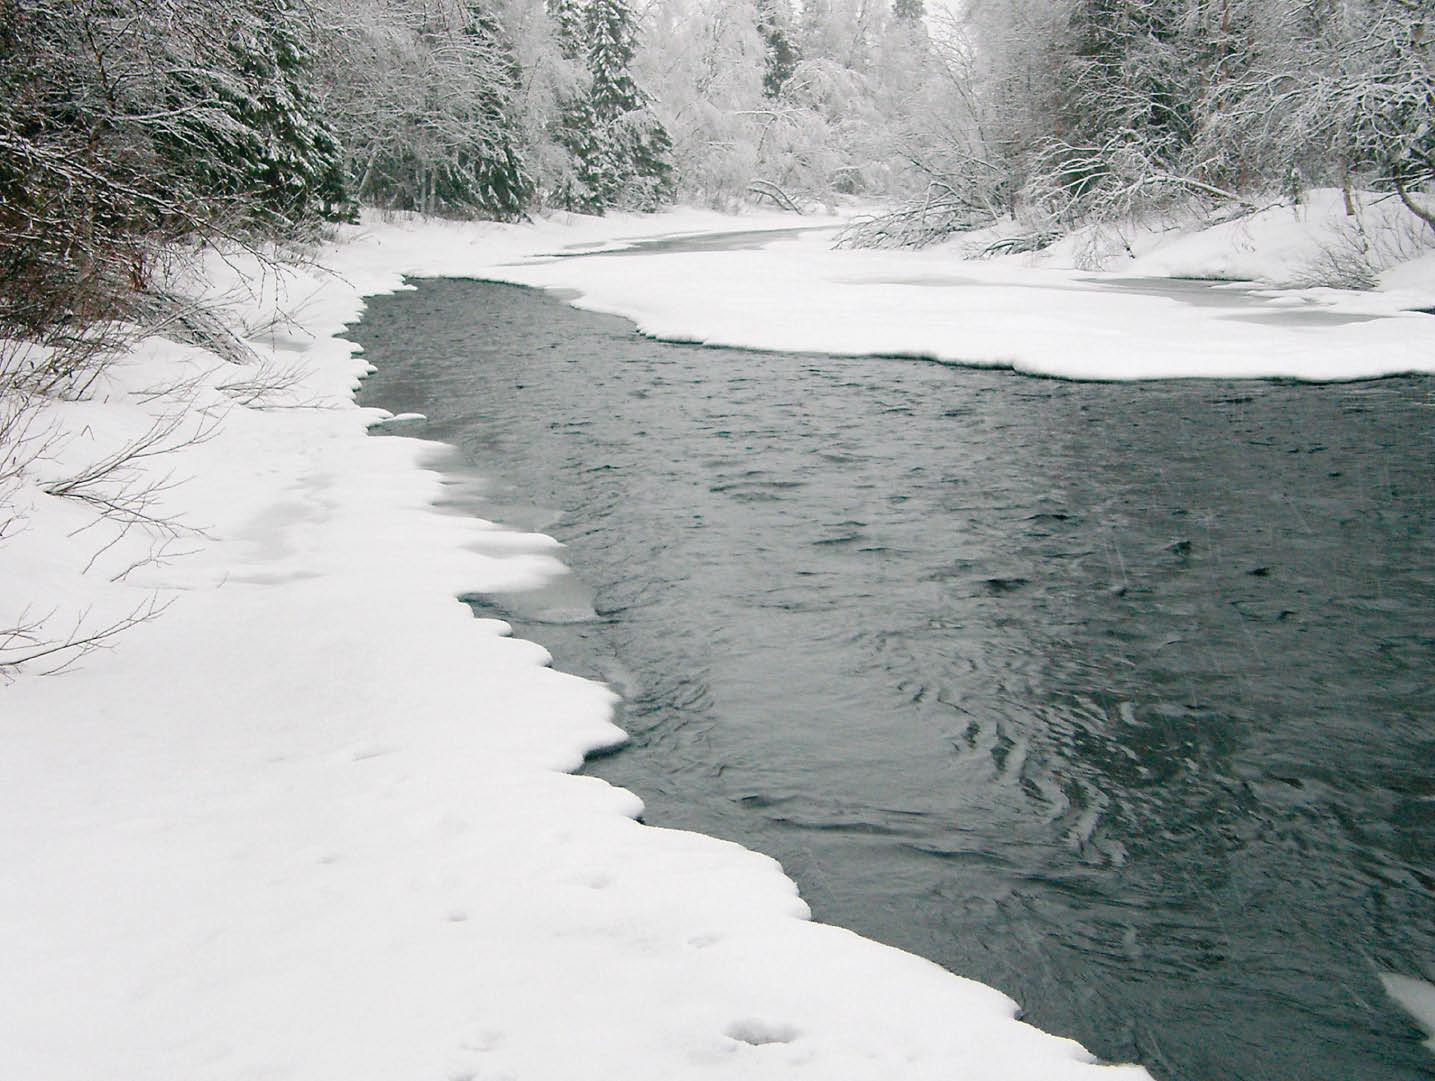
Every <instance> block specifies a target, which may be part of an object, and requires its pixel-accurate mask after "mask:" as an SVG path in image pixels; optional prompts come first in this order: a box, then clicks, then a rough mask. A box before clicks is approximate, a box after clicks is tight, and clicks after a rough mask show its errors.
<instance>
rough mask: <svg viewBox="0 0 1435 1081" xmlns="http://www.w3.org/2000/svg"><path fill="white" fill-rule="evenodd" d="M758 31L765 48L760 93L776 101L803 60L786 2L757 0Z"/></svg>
mask: <svg viewBox="0 0 1435 1081" xmlns="http://www.w3.org/2000/svg"><path fill="white" fill-rule="evenodd" d="M757 30H758V33H760V34H761V35H762V40H763V45H764V52H763V71H762V92H763V94H765V95H766V96H767V97H769V98H776V97H778V96H779V95H780V94H781V93H782V88H783V87H784V86H785V85H786V84H787V80H788V79H790V78H792V73H793V72H794V71H796V70H797V64H798V62H799V61H800V60H801V59H802V54H801V52H800V51H799V50H798V47H797V43H796V41H795V39H794V37H793V32H792V6H791V4H789V3H788V0H759V3H758V5H757Z"/></svg>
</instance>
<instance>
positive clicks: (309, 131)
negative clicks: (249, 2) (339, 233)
mask: <svg viewBox="0 0 1435 1081" xmlns="http://www.w3.org/2000/svg"><path fill="white" fill-rule="evenodd" d="M226 52H227V55H226V56H224V57H222V58H221V59H222V60H223V63H222V64H221V65H218V66H216V67H215V68H214V69H213V70H211V71H207V72H202V73H200V74H199V75H197V76H193V77H192V79H191V85H190V87H189V90H190V92H191V93H194V94H195V95H196V97H197V99H198V102H204V103H205V104H204V105H202V106H201V107H199V108H196V109H194V110H193V111H192V113H191V115H192V117H193V121H192V122H191V124H190V125H189V130H188V132H187V133H186V135H185V136H184V138H183V140H181V141H179V142H178V143H177V144H172V145H171V146H170V147H169V151H170V152H171V153H172V154H174V155H175V157H176V162H175V164H176V166H177V167H179V168H182V169H186V170H191V169H192V170H197V171H200V172H202V173H204V174H206V175H205V179H206V180H207V181H208V182H209V184H210V186H211V188H212V190H214V192H215V193H216V194H217V195H229V196H234V197H240V198H245V199H254V200H256V201H257V203H258V205H259V207H260V208H261V210H262V211H263V212H264V213H267V214H272V215H275V216H277V217H279V218H282V219H287V220H290V221H301V220H303V219H305V218H306V217H310V216H314V215H317V216H320V217H325V218H337V217H343V216H347V215H348V214H349V213H351V212H352V204H351V202H350V200H349V197H348V193H347V191H346V188H345V183H344V174H343V164H342V163H343V156H342V152H341V150H340V146H339V140H338V138H337V137H336V136H335V134H334V131H333V129H332V128H331V127H330V126H329V124H328V122H327V121H326V120H325V119H324V117H323V115H322V113H321V111H320V108H319V104H318V99H317V98H316V96H315V95H314V93H313V91H312V90H311V89H310V86H309V82H308V80H309V74H310V72H309V52H308V47H307V45H306V43H305V42H304V40H303V38H302V37H301V36H300V34H299V33H298V31H297V17H296V14H295V11H294V8H293V5H292V3H291V0H259V2H258V3H256V4H254V6H253V7H252V8H251V11H250V13H249V18H242V19H241V20H240V21H238V22H237V23H236V25H235V26H234V28H233V30H232V31H231V34H230V37H229V41H228V48H227V50H226ZM190 140H192V142H190ZM196 147H198V148H199V149H200V153H198V154H196V153H195V149H196Z"/></svg>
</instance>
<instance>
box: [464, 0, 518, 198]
mask: <svg viewBox="0 0 1435 1081" xmlns="http://www.w3.org/2000/svg"><path fill="white" fill-rule="evenodd" d="M464 36H465V38H466V39H467V41H468V43H469V46H470V48H471V50H472V52H473V53H474V55H475V56H476V57H478V58H480V59H486V60H487V61H488V62H487V63H486V64H484V65H483V70H482V71H480V72H477V73H476V74H475V81H476V106H477V111H478V113H479V121H480V122H479V124H478V125H477V126H476V130H475V132H474V138H473V143H472V145H471V146H470V147H469V148H466V149H465V150H464V151H462V152H461V153H460V154H459V156H458V163H457V166H456V168H455V169H454V170H453V174H454V179H455V180H456V181H457V182H458V184H457V187H458V190H457V191H455V192H454V193H453V197H452V201H455V202H458V203H460V204H467V205H471V206H473V207H474V208H475V209H478V210H480V211H481V212H483V213H484V214H485V215H487V216H489V217H493V218H497V219H499V220H505V221H506V220H512V219H514V218H518V217H521V216H522V215H523V212H524V210H525V209H526V208H527V206H528V203H529V201H530V200H531V198H532V196H533V181H532V179H531V178H530V177H529V175H528V168H527V165H526V164H525V163H524V160H523V152H522V149H521V138H522V137H521V133H520V131H519V128H518V123H517V120H516V117H515V112H516V109H515V102H514V99H515V97H516V96H517V94H518V87H519V85H520V82H521V80H522V71H521V70H520V69H519V66H518V61H517V58H516V57H515V56H514V52H513V47H512V45H511V44H510V43H509V41H508V38H507V36H506V35H505V33H504V31H503V27H502V25H500V23H499V21H498V18H497V17H496V15H495V14H494V12H493V10H492V8H491V6H490V4H489V2H487V0H470V2H469V4H468V25H467V26H465V27H464Z"/></svg>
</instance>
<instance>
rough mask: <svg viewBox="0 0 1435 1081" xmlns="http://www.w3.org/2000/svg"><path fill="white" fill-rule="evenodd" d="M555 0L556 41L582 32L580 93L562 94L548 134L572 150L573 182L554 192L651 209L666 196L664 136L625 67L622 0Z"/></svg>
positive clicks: (603, 204)
mask: <svg viewBox="0 0 1435 1081" xmlns="http://www.w3.org/2000/svg"><path fill="white" fill-rule="evenodd" d="M579 11H580V9H578V8H577V6H576V3H575V0H557V2H556V3H554V5H553V6H552V7H551V8H550V14H551V15H552V17H553V20H554V22H555V24H556V27H557V36H558V39H559V46H560V48H561V49H565V50H573V51H577V47H578V45H579V35H580V34H581V36H582V39H583V40H586V49H585V50H584V59H585V60H586V66H587V78H588V83H587V93H586V94H585V95H583V96H582V98H581V99H579V98H577V97H576V96H575V98H573V99H570V100H567V101H564V102H563V103H562V104H561V106H560V115H559V120H558V124H557V126H556V131H555V136H556V137H557V139H558V140H559V142H560V143H562V145H564V146H565V147H566V148H567V149H568V150H569V152H570V153H571V154H572V155H573V158H574V163H575V164H574V178H573V182H572V183H571V184H570V185H569V186H568V187H567V188H566V189H565V190H563V191H560V192H559V193H558V197H559V199H560V200H561V201H562V202H563V203H564V204H565V205H567V206H569V207H570V208H572V209H576V210H586V211H590V212H601V211H602V210H604V209H605V208H607V207H611V206H625V207H628V208H630V209H635V210H652V209H654V208H656V207H657V206H659V205H661V204H662V203H664V202H666V201H668V200H669V199H671V198H672V193H673V175H672V173H673V167H672V161H671V151H672V140H671V138H670V137H669V136H668V133H667V131H666V129H665V128H664V127H663V125H662V123H661V121H659V120H658V118H657V117H656V116H655V115H654V114H653V112H652V110H651V108H650V104H651V103H650V102H649V100H648V96H647V95H646V94H645V93H644V92H643V90H642V89H641V88H640V87H639V86H638V84H637V83H636V81H635V80H634V79H633V75H632V62H633V54H634V49H635V43H636V38H637V29H636V27H635V25H634V22H633V16H632V12H631V11H630V10H629V8H628V6H627V4H626V3H625V2H624V0H590V2H589V3H588V5H587V7H586V8H585V9H581V16H582V23H581V30H580V29H579V23H578V21H577V19H576V18H575V14H576V13H578V12H579Z"/></svg>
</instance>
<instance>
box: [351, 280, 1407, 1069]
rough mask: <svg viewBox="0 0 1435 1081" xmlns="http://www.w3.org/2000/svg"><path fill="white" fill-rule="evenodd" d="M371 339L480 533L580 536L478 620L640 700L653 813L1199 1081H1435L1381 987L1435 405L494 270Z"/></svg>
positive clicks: (394, 318) (1097, 1037)
mask: <svg viewBox="0 0 1435 1081" xmlns="http://www.w3.org/2000/svg"><path fill="white" fill-rule="evenodd" d="M353 337H355V338H356V339H357V340H358V341H360V342H362V344H363V345H364V347H365V349H366V350H367V355H368V358H369V359H370V360H372V361H373V362H374V363H375V364H376V365H377V366H378V369H379V370H378V373H377V374H376V375H374V376H373V377H372V378H371V379H370V380H369V382H368V383H367V384H366V386H365V390H364V398H365V400H366V401H367V402H368V403H370V404H376V405H382V406H384V407H386V408H389V409H392V410H395V411H408V410H413V411H418V412H421V413H424V414H426V415H427V416H428V417H429V418H430V419H429V421H428V422H427V423H426V424H422V425H417V426H412V427H409V426H406V427H405V429H404V430H406V431H407V432H409V433H412V434H421V435H424V436H426V437H429V438H433V439H438V440H442V441H445V442H447V443H450V444H453V445H454V446H455V447H457V448H459V450H460V452H461V454H462V455H463V457H464V458H465V459H466V460H467V461H468V463H470V468H471V469H472V471H473V473H474V474H476V475H477V476H480V477H481V478H484V479H483V480H482V481H479V480H476V479H475V480H470V482H468V483H467V484H459V483H455V485H454V491H455V493H456V502H457V503H458V504H459V506H460V509H463V510H466V511H468V512H470V513H478V514H481V515H483V516H484V517H489V518H493V519H497V520H501V521H505V522H508V523H510V524H513V525H517V526H520V527H528V528H538V529H541V530H543V531H545V532H549V533H551V534H552V535H554V536H556V537H558V538H559V539H560V540H562V541H563V542H564V543H565V544H566V545H567V546H568V548H567V552H566V553H565V560H566V561H567V562H568V564H569V565H570V566H571V567H572V568H573V570H574V573H575V578H574V579H573V580H571V581H566V582H560V583H557V584H556V585H555V586H554V588H552V589H551V590H548V591H546V592H544V593H540V594H534V595H529V596H523V597H489V598H481V599H475V600H474V602H473V603H474V604H475V606H476V608H477V609H478V610H480V611H482V612H484V613H485V614H494V615H501V616H503V617H504V618H509V619H510V620H511V622H513V623H514V625H515V629H516V631H517V633H519V634H521V635H523V636H524V637H528V638H532V639H535V640H537V641H539V642H542V643H543V644H545V645H546V646H548V647H549V649H550V650H551V651H552V652H553V654H554V656H555V658H556V661H555V663H556V664H557V665H558V666H559V667H561V668H564V669H566V670H569V671H576V672H578V673H580V674H584V675H590V676H593V677H595V678H599V679H603V680H606V681H608V682H609V683H610V684H612V685H613V686H614V687H615V688H616V689H617V690H619V691H620V692H621V693H622V695H623V697H624V702H623V705H622V707H621V713H620V715H619V717H618V721H619V723H620V724H622V725H623V726H624V727H625V728H626V729H627V731H628V732H629V733H631V736H632V742H631V744H630V745H629V746H628V747H627V748H626V749H624V750H622V751H620V752H618V753H616V754H613V755H611V756H607V757H605V758H602V759H599V760H596V761H594V762H592V763H591V764H590V767H589V768H590V769H591V770H592V771H593V772H595V773H597V774H599V775H600V776H602V777H605V778H607V779H609V780H611V781H613V782H615V783H618V784H621V785H624V786H627V787H629V788H632V789H633V790H635V791H636V792H638V793H639V794H640V795H641V796H642V797H643V799H644V800H645V801H646V804H647V808H648V810H647V814H646V818H647V820H648V821H651V822H654V823H658V824H662V825H668V826H676V827H683V828H691V829H696V830H701V831H703V832H705V833H710V834H716V835H718V836H722V837H727V838H732V839H736V840H738V841H741V842H743V843H744V844H747V845H748V846H750V847H753V848H757V849H759V850H761V851H764V852H767V853H769V854H771V855H773V856H776V857H777V858H778V859H780V860H781V861H782V864H783V866H784V867H785V868H786V869H787V871H788V873H789V874H791V875H792V877H793V878H795V879H796V881H797V882H798V884H799V886H800V887H801V889H802V892H803V895H804V896H805V897H806V898H807V899H808V901H809V902H810V903H811V905H812V908H813V910H814V913H815V915H816V917H817V918H818V919H822V920H826V921H829V922H834V923H838V924H843V925H845V926H848V927H852V928H854V929H856V930H858V931H861V932H862V933H864V934H867V935H870V936H872V937H875V938H878V939H880V940H883V941H885V942H889V943H893V944H895V945H897V946H901V947H903V948H906V949H909V950H912V951H914V952H916V953H919V954H922V955H924V956H927V957H930V958H932V959H934V960H936V961H938V962H940V963H942V964H943V965H946V966H947V967H949V968H951V969H952V970H954V971H956V972H958V973H961V974H963V975H966V976H971V977H974V978H976V979H979V980H982V981H984V982H986V983H990V984H993V985H995V986H997V987H1000V988H1001V989H1003V990H1004V991H1006V992H1008V993H1009V994H1011V995H1012V996H1014V997H1015V998H1016V999H1017V1000H1018V1001H1020V1002H1021V1003H1022V1005H1023V1006H1024V1007H1025V1010H1026V1015H1027V1017H1028V1018H1029V1019H1030V1020H1031V1021H1032V1022H1033V1023H1034V1024H1037V1025H1038V1026H1040V1027H1042V1028H1044V1029H1047V1030H1049V1031H1053V1032H1057V1033H1061V1034H1065V1035H1071V1036H1074V1037H1076V1038H1077V1039H1079V1040H1081V1041H1082V1042H1083V1043H1084V1044H1086V1045H1087V1046H1088V1047H1089V1048H1091V1049H1092V1050H1093V1051H1094V1052H1096V1053H1097V1054H1099V1055H1101V1056H1102V1057H1104V1058H1107V1059H1114V1060H1138V1061H1141V1062H1143V1063H1145V1064H1146V1065H1147V1066H1148V1067H1149V1068H1150V1069H1151V1070H1152V1072H1153V1073H1154V1074H1155V1075H1156V1076H1158V1077H1160V1078H1165V1079H1172V1081H1175V1079H1179V1081H1198V1079H1199V1081H1327V1079H1330V1081H1336V1079H1341V1081H1344V1079H1370V1081H1413V1079H1415V1078H1430V1077H1432V1076H1435V1057H1432V1054H1431V1052H1430V1051H1429V1050H1427V1049H1426V1048H1425V1047H1423V1046H1422V1044H1421V1042H1420V1040H1421V1034H1420V1032H1419V1030H1418V1029H1417V1028H1416V1027H1415V1025H1414V1024H1413V1023H1412V1022H1411V1020H1410V1019H1409V1018H1407V1017H1406V1016H1405V1015H1404V1014H1402V1013H1401V1012H1400V1010H1399V1009H1398V1008H1397V1007H1396V1006H1395V1005H1394V1004H1393V1003H1392V1002H1391V1001H1390V1000H1389V999H1388V998H1387V997H1386V996H1385V994H1384V993H1383V991H1382V989H1381V983H1380V974H1381V973H1389V972H1393V973H1399V974H1404V975H1407V976H1415V977H1423V978H1425V979H1427V980H1428V979H1431V977H1432V976H1435V826H1432V823H1435V690H1432V672H1435V524H1432V516H1431V512H1432V508H1435V455H1432V445H1431V432H1432V421H1435V383H1432V381H1431V380H1429V379H1424V378H1400V379H1387V380H1381V381H1377V382H1367V383H1356V384H1346V385H1335V386H1311V385H1299V384H1290V383H1280V382H1211V381H1191V382H1158V383H1138V384H1091V383H1070V382H1062V381H1057V380H1043V379H1033V378H1029V377H1024V376H1019V375H1014V374H1012V373H1008V372H996V371H983V370H976V369H968V368H960V367H952V366H946V365H941V364H935V363H924V362H917V361H906V360H892V359H880V358H841V357H831V356H818V355H789V354H776V353H757V352H747V351H740V350H718V349H705V348H702V347H697V346H688V345H673V344H664V343H658V342H653V341H650V340H646V339H644V338H642V337H640V336H638V335H636V334H635V333H634V332H633V330H632V327H631V325H630V324H628V323H627V322H625V321H623V320H619V319H614V318H610V317H603V316H595V315H592V314H587V313H583V312H579V311H576V310H573V309H571V308H569V307H567V306H565V305H564V304H562V303H560V302H559V301H558V300H556V299H554V298H553V297H550V296H547V295H545V294H542V293H538V292H533V291H530V290H524V289H519V288H514V287H509V286H501V285H493V284H486V283H479V282H467V281H436V282H424V283H420V284H419V285H418V287H417V290H416V291H414V292H408V293H403V294H399V295H395V296H392V297H385V298H380V299H376V300H373V301H371V302H370V304H369V311H368V314H367V315H366V317H365V319H364V321H363V323H362V324H360V325H359V326H358V327H357V328H356V330H355V331H354V333H353ZM456 468H458V467H456ZM894 1081H900V1079H894Z"/></svg>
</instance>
